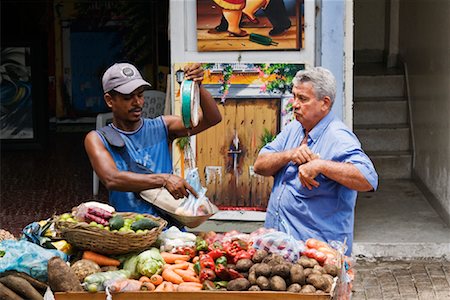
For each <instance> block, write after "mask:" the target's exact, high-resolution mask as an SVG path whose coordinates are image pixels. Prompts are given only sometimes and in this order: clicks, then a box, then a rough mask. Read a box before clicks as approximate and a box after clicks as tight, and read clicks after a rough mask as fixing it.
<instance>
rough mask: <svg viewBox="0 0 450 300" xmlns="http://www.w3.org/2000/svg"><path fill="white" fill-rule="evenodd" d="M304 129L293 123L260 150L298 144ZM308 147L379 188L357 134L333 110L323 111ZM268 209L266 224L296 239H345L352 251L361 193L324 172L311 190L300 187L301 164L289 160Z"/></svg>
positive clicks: (280, 174) (279, 173)
mask: <svg viewBox="0 0 450 300" xmlns="http://www.w3.org/2000/svg"><path fill="white" fill-rule="evenodd" d="M303 137H304V130H303V127H302V125H301V124H300V122H298V121H296V120H294V121H292V122H291V123H289V124H288V125H287V126H286V127H285V128H284V129H283V131H281V132H280V134H278V135H277V137H276V139H275V140H274V141H273V142H271V143H269V144H267V145H266V146H265V147H264V148H263V149H261V151H260V154H262V153H274V152H283V151H286V150H289V149H292V148H296V147H298V146H299V145H300V142H301V141H302V139H303ZM308 147H309V148H310V149H311V150H312V151H313V152H314V153H317V154H319V155H320V158H321V159H325V160H332V161H336V162H346V163H352V164H353V165H354V166H356V167H357V168H358V170H360V171H361V173H362V174H363V175H364V177H365V178H366V179H367V180H368V182H369V183H370V184H371V185H372V187H373V189H374V190H376V189H377V186H378V175H377V173H376V171H375V168H374V166H373V164H372V162H371V160H370V159H369V157H368V156H367V155H366V154H365V153H364V152H363V150H362V149H361V144H360V142H359V141H358V139H357V137H356V136H355V135H354V134H353V133H352V132H351V131H350V130H349V129H348V128H347V127H346V126H345V124H344V123H343V122H342V121H340V120H339V119H338V118H336V117H335V116H334V115H333V114H332V113H329V114H328V115H327V116H325V117H324V118H323V119H322V120H321V121H320V122H319V123H318V124H317V125H316V126H315V127H314V128H313V129H312V130H311V131H310V132H309V136H308ZM274 179H275V180H274V186H273V188H272V193H271V195H270V200H269V204H268V208H267V214H266V221H265V227H267V228H275V229H277V230H279V231H283V232H286V233H288V234H291V235H293V236H294V237H295V238H297V239H301V240H306V239H308V238H317V239H320V240H323V241H327V242H329V241H332V240H335V241H341V242H343V241H344V239H345V238H347V241H346V243H347V245H348V251H347V252H346V253H347V255H349V254H351V251H352V244H353V224H354V211H355V204H356V196H357V192H356V191H354V190H351V189H349V188H346V187H345V186H343V185H341V184H339V183H337V182H336V181H333V180H331V179H329V178H327V177H325V176H324V175H322V174H319V175H318V176H317V177H316V178H315V180H316V181H318V182H319V184H320V186H319V187H317V188H315V187H313V188H312V190H309V189H308V188H306V187H305V186H302V184H301V183H300V179H299V177H298V166H297V165H295V164H294V163H292V162H290V163H289V164H287V165H286V166H284V167H283V168H282V169H280V170H279V171H278V173H276V174H275V178H274Z"/></svg>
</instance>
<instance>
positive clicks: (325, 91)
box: [292, 67, 336, 109]
mask: <svg viewBox="0 0 450 300" xmlns="http://www.w3.org/2000/svg"><path fill="white" fill-rule="evenodd" d="M302 82H311V84H312V86H313V88H314V92H315V94H316V97H317V98H318V99H322V98H323V97H325V96H328V97H330V99H331V106H330V109H331V107H332V106H333V103H334V98H335V97H336V79H335V78H334V75H333V74H332V73H331V72H330V70H328V69H325V68H322V67H314V68H311V69H307V70H301V71H298V72H297V74H295V77H294V79H293V80H292V83H293V84H294V86H295V85H299V84H300V83H302Z"/></svg>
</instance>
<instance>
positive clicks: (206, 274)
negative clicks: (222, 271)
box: [199, 268, 216, 282]
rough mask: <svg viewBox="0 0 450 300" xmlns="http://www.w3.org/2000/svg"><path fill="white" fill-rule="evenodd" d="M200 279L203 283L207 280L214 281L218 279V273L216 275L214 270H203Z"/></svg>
mask: <svg viewBox="0 0 450 300" xmlns="http://www.w3.org/2000/svg"><path fill="white" fill-rule="evenodd" d="M199 278H200V281H201V282H204V281H205V280H211V281H213V280H214V279H216V273H214V270H212V269H207V268H205V269H201V270H200V275H199Z"/></svg>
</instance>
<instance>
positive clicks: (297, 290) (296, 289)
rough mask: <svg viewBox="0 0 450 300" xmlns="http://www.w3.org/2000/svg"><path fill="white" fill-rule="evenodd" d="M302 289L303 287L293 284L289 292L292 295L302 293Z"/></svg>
mask: <svg viewBox="0 0 450 300" xmlns="http://www.w3.org/2000/svg"><path fill="white" fill-rule="evenodd" d="M301 289H302V286H301V285H300V284H298V283H293V284H291V285H290V286H289V287H288V289H287V291H288V292H291V293H300V290H301Z"/></svg>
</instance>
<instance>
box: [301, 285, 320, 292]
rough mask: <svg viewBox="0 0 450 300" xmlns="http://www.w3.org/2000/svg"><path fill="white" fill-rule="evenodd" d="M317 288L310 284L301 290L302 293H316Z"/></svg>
mask: <svg viewBox="0 0 450 300" xmlns="http://www.w3.org/2000/svg"><path fill="white" fill-rule="evenodd" d="M315 292H316V288H315V287H314V286H312V285H310V284H306V285H304V286H302V289H301V290H300V293H315Z"/></svg>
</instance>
